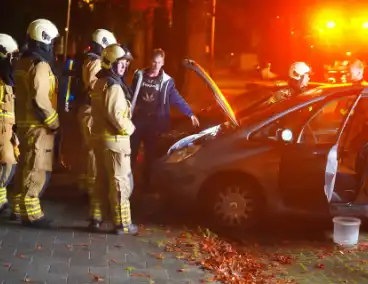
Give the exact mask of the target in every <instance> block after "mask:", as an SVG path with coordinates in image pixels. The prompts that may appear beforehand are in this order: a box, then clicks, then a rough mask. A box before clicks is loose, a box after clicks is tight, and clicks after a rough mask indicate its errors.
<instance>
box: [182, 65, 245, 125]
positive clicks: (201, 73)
mask: <svg viewBox="0 0 368 284" xmlns="http://www.w3.org/2000/svg"><path fill="white" fill-rule="evenodd" d="M183 64H184V66H185V67H187V68H188V69H190V70H192V71H194V72H195V73H196V74H197V75H198V76H199V77H201V78H202V79H203V80H204V81H205V83H206V84H207V85H208V87H210V89H211V90H212V93H213V95H214V96H215V99H216V101H217V103H218V105H219V106H220V107H221V108H222V110H223V111H224V112H225V114H226V115H227V117H228V118H229V119H230V120H231V122H232V123H234V124H235V125H236V126H239V123H238V121H237V119H236V117H235V114H234V111H233V109H232V108H231V106H230V104H229V103H228V101H227V100H226V98H225V96H224V95H223V94H222V92H221V90H220V89H219V87H218V86H217V84H216V83H215V81H213V79H212V78H211V77H210V75H209V74H208V73H207V72H206V71H205V70H204V69H203V68H202V67H201V66H200V65H199V64H198V63H196V62H195V61H194V60H191V59H185V60H184V61H183Z"/></svg>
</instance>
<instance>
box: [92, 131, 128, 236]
mask: <svg viewBox="0 0 368 284" xmlns="http://www.w3.org/2000/svg"><path fill="white" fill-rule="evenodd" d="M94 149H95V154H96V165H97V178H96V183H95V187H94V191H93V194H92V202H91V213H92V219H93V220H96V221H103V220H105V219H106V218H107V216H108V215H110V216H111V217H112V220H113V223H114V225H115V226H116V227H124V228H126V229H127V230H128V226H129V225H130V224H132V220H131V213H130V202H129V198H130V196H131V194H132V191H133V175H132V170H131V165H130V152H131V150H130V141H129V137H128V136H126V137H124V139H123V140H122V141H116V142H112V141H111V142H110V141H109V142H106V141H104V142H101V141H100V142H97V143H96V146H95V148H94ZM109 209H110V210H109ZM109 211H110V214H109Z"/></svg>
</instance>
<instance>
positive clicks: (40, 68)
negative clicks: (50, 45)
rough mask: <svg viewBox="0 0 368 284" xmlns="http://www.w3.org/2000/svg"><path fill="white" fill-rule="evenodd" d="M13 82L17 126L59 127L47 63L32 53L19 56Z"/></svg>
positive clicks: (53, 84) (54, 84)
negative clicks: (15, 97) (26, 55)
mask: <svg viewBox="0 0 368 284" xmlns="http://www.w3.org/2000/svg"><path fill="white" fill-rule="evenodd" d="M15 85H16V88H17V94H18V99H17V102H16V123H17V127H19V128H35V127H44V128H47V129H50V130H56V129H58V128H59V117H58V113H57V111H56V110H57V81H56V77H55V75H54V73H53V72H52V69H51V67H50V65H49V64H48V63H47V62H46V61H41V60H39V59H38V58H36V57H32V56H30V57H24V58H21V59H19V61H18V62H17V64H16V66H15Z"/></svg>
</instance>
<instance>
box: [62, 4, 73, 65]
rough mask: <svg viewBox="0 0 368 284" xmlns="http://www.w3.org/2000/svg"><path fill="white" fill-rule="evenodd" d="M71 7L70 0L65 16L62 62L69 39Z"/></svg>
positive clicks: (65, 55)
mask: <svg viewBox="0 0 368 284" xmlns="http://www.w3.org/2000/svg"><path fill="white" fill-rule="evenodd" d="M71 6H72V0H68V12H67V16H66V28H65V44H64V61H66V58H67V56H68V38H69V24H70V9H71Z"/></svg>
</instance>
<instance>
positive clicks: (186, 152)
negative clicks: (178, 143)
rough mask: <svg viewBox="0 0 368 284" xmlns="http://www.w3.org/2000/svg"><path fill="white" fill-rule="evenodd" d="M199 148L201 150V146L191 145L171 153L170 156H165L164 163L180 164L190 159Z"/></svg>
mask: <svg viewBox="0 0 368 284" xmlns="http://www.w3.org/2000/svg"><path fill="white" fill-rule="evenodd" d="M200 148H201V145H192V146H190V147H186V148H182V149H180V150H176V151H172V152H171V154H170V155H168V156H167V158H166V161H165V162H166V163H169V164H175V163H180V162H182V161H184V160H186V159H188V158H190V157H191V156H193V155H194V154H195V153H197V152H198V150H199V149H200Z"/></svg>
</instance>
